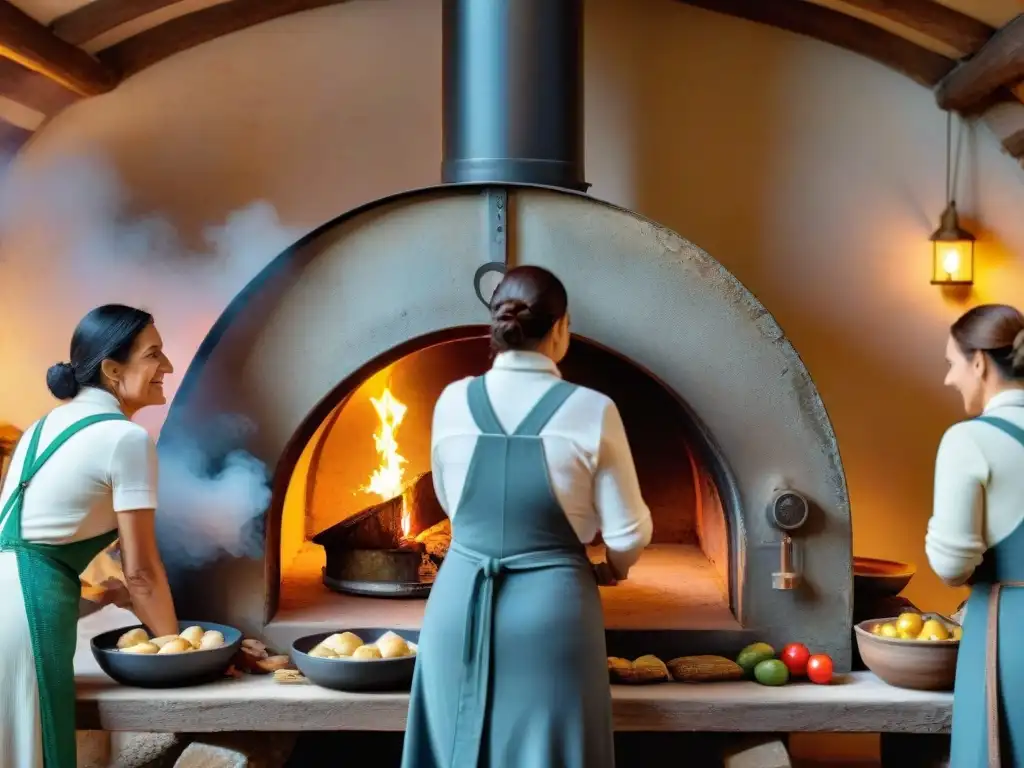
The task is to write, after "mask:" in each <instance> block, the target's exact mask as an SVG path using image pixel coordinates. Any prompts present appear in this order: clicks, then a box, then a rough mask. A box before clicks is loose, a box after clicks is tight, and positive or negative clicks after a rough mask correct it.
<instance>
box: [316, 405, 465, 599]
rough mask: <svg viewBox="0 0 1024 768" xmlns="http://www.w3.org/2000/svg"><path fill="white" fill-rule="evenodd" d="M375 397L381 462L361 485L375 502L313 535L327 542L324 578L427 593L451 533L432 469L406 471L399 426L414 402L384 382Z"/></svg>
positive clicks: (374, 590)
mask: <svg viewBox="0 0 1024 768" xmlns="http://www.w3.org/2000/svg"><path fill="white" fill-rule="evenodd" d="M369 401H370V403H371V405H372V406H373V410H374V412H375V413H376V415H377V420H378V425H377V428H376V430H375V431H374V433H373V443H374V447H375V449H376V453H377V459H378V463H377V466H376V467H375V468H374V469H373V471H372V472H371V473H370V477H369V479H368V480H367V482H366V484H365V485H363V486H361V487H360V488H359V489H358V491H357V493H361V494H365V495H368V496H373V497H375V498H376V499H377V503H375V504H373V505H371V506H369V507H366V508H365V509H363V510H362V511H360V512H357V513H356V514H355V515H352V516H351V517H348V518H346V519H344V520H342V521H341V522H340V523H337V524H336V525H333V526H331V527H330V528H328V529H327V530H325V531H322V532H321V533H319V534H317V535H316V536H315V537H314V538H313V542H314V543H315V544H319V545H320V546H322V547H323V548H324V552H325V554H326V564H325V566H324V568H323V582H324V584H325V585H326V586H327V587H329V588H330V589H333V590H335V591H338V592H346V593H350V594H356V595H367V596H375V597H418V596H423V595H425V594H426V593H427V592H428V591H429V589H430V585H431V584H432V583H433V580H434V577H435V576H436V574H437V569H438V567H439V566H440V564H441V562H442V561H443V559H444V555H445V553H446V552H447V550H448V544H449V543H450V539H451V526H450V523H449V522H448V518H447V517H446V516H445V514H444V512H443V510H442V509H441V507H440V505H439V504H438V502H437V497H436V495H435V494H434V488H433V479H432V476H431V473H430V472H425V473H423V474H421V475H419V476H417V477H415V478H412V479H407V477H406V466H407V464H408V463H409V462H408V460H407V459H406V457H405V456H403V455H402V453H401V452H400V448H399V442H398V431H399V428H400V427H401V426H402V423H403V421H404V420H405V417H406V414H407V413H408V410H409V408H408V406H407V405H406V404H405V403H403V402H402V401H401V400H399V399H398V398H397V397H396V396H395V394H394V393H393V392H392V391H391V388H390V386H385V387H384V390H383V392H382V393H381V394H380V396H379V397H372V396H371V397H370V398H369Z"/></svg>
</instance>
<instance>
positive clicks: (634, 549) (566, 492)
mask: <svg viewBox="0 0 1024 768" xmlns="http://www.w3.org/2000/svg"><path fill="white" fill-rule="evenodd" d="M560 379H561V374H560V373H559V371H558V367H557V366H556V365H555V364H554V363H553V362H552V361H551V360H550V359H549V358H548V357H546V356H544V355H542V354H538V353H534V352H505V353H503V354H500V355H498V356H497V358H496V359H495V361H494V365H493V366H492V368H491V370H490V371H488V372H487V373H486V374H485V375H484V381H485V384H486V387H487V393H488V395H489V397H490V400H491V405H492V407H493V408H494V412H495V415H496V416H497V418H498V421H499V422H500V423H501V426H502V428H504V429H505V431H506V432H509V433H512V432H513V431H514V430H515V429H516V427H518V426H519V423H520V422H521V421H522V420H523V419H524V418H525V417H526V415H527V414H528V413H529V411H530V409H531V408H533V406H534V405H535V404H536V403H537V401H538V400H539V399H540V398H541V397H542V396H543V395H544V393H545V392H547V391H548V389H550V388H551V387H552V386H553V385H554V384H555V383H556V382H558V381H559V380H560ZM469 382H470V379H462V380H460V381H456V382H454V383H452V384H451V385H449V386H448V387H447V388H446V389H445V391H444V392H442V393H441V397H440V398H438V401H437V405H436V406H435V408H434V422H433V432H432V435H431V465H432V469H433V480H434V489H435V491H436V492H437V498H438V501H439V502H440V504H441V506H442V508H443V509H444V510H445V512H446V513H447V514H448V516H449V517H454V515H455V514H456V512H457V511H458V507H459V500H460V499H461V497H462V489H463V486H464V485H465V482H466V473H467V471H468V469H469V462H470V459H471V458H472V455H473V450H474V448H475V447H476V441H477V437H478V436H479V435H480V430H479V429H478V428H477V425H476V422H475V421H474V420H473V416H472V414H471V413H470V410H469V401H468V399H467V387H468V386H469ZM540 437H541V440H542V441H543V443H544V453H545V457H546V459H547V465H548V473H549V475H550V477H551V485H552V488H553V489H554V492H555V496H556V498H557V499H558V502H559V504H560V505H561V507H562V509H563V510H564V511H565V515H566V517H567V518H568V520H569V523H570V524H571V525H572V527H573V530H574V531H575V532H576V535H577V536H578V537H579V539H580V541H581V542H584V543H587V542H590V541H592V540H593V539H594V537H595V535H596V534H597V533H598V531H600V532H601V536H602V538H603V539H604V542H605V544H606V545H607V547H608V553H609V554H608V557H609V559H610V560H611V561H612V565H613V566H614V567H615V569H616V571H618V572H619V573H620V574H621V575H623V576H625V574H626V571H627V570H628V569H629V567H630V566H631V565H632V564H633V563H635V562H636V560H637V559H638V558H639V556H640V553H641V551H642V550H643V548H644V547H646V546H647V545H648V544H649V543H650V541H651V533H652V530H653V527H652V524H651V513H650V510H649V509H648V508H647V505H646V504H645V503H644V500H643V497H642V496H641V494H640V483H639V481H638V480H637V475H636V467H635V465H634V463H633V455H632V453H631V452H630V449H629V443H628V442H627V440H626V430H625V427H624V426H623V423H622V417H621V416H620V415H619V411H618V408H616V407H615V403H613V402H612V401H611V400H610V399H609V398H608V397H606V396H605V395H602V394H601V393H599V392H595V391H593V390H591V389H586V388H585V387H577V389H576V390H575V391H574V392H573V394H572V395H571V396H570V397H569V399H568V400H566V402H565V404H564V405H563V406H562V407H561V408H560V409H559V410H558V412H557V413H556V414H555V415H554V416H553V417H552V418H551V420H550V421H549V422H548V423H547V425H546V426H545V427H544V429H543V430H542V431H541V434H540Z"/></svg>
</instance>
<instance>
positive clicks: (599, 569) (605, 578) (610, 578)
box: [590, 562, 619, 587]
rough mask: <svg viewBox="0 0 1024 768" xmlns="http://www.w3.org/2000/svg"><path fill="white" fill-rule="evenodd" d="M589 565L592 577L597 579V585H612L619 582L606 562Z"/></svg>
mask: <svg viewBox="0 0 1024 768" xmlns="http://www.w3.org/2000/svg"><path fill="white" fill-rule="evenodd" d="M590 566H591V568H593V570H594V578H595V579H597V586H599V587H614V586H615V585H616V584H618V583H619V580H618V579H617V578H616V577H615V572H614V571H613V570H612V567H611V566H610V565H608V563H606V562H600V563H591V564H590Z"/></svg>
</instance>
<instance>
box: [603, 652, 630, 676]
mask: <svg viewBox="0 0 1024 768" xmlns="http://www.w3.org/2000/svg"><path fill="white" fill-rule="evenodd" d="M632 668H633V662H632V661H630V660H629V659H620V658H619V657H618V656H609V657H608V671H610V672H618V671H621V670H623V669H632Z"/></svg>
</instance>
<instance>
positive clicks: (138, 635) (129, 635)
mask: <svg viewBox="0 0 1024 768" xmlns="http://www.w3.org/2000/svg"><path fill="white" fill-rule="evenodd" d="M148 642H149V633H148V632H147V631H146V630H144V629H143V628H142V627H137V628H135V629H129V630H128V631H127V632H125V633H124V634H123V635H121V637H119V638H118V639H117V647H118V648H120V649H121V650H124V649H125V648H131V647H132V646H133V645H140V644H141V643H148Z"/></svg>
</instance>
